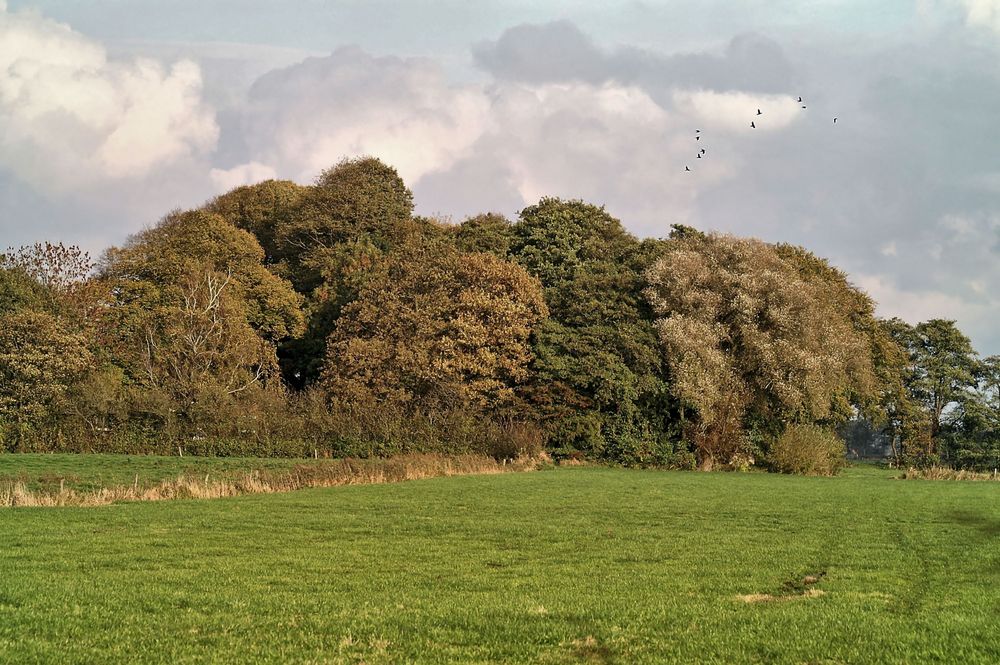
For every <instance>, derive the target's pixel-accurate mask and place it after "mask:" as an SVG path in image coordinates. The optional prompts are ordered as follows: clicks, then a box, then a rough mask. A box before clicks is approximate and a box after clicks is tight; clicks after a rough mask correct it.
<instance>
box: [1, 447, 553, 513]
mask: <svg viewBox="0 0 1000 665" xmlns="http://www.w3.org/2000/svg"><path fill="white" fill-rule="evenodd" d="M539 464H540V459H538V458H522V459H518V460H513V461H504V462H498V461H496V460H495V459H493V458H492V457H487V456H483V455H454V456H449V455H440V454H433V453H414V454H410V455H400V456H398V457H392V458H388V459H343V460H336V461H332V462H325V463H323V464H316V465H313V464H301V465H298V466H295V467H294V468H292V469H290V470H287V471H263V472H261V471H250V472H247V473H245V474H242V475H240V476H236V477H223V478H212V477H211V475H210V474H209V475H206V476H204V477H201V476H198V477H194V476H190V475H182V476H178V477H177V478H171V479H168V480H164V481H162V482H160V483H159V484H158V485H155V486H153V487H140V486H139V484H138V482H136V483H135V484H132V485H123V486H114V487H102V488H100V489H97V490H93V491H88V492H78V491H76V490H73V489H67V488H65V487H60V489H59V491H57V492H48V493H46V492H32V491H31V490H29V489H28V488H27V487H26V486H25V485H24V483H23V482H13V483H6V484H0V507H8V508H9V507H15V506H46V507H53V506H86V507H90V506H106V505H109V504H112V503H117V502H119V501H166V500H169V499H218V498H222V497H230V496H239V495H242V494H273V493H277V492H291V491H294V490H299V489H305V488H309V487H335V486H339V485H364V484H373V483H395V482H401V481H405V480H420V479H422V478H437V477H442V476H461V475H471V474H495V473H505V472H510V471H528V470H532V469H536V468H538V466H539Z"/></svg>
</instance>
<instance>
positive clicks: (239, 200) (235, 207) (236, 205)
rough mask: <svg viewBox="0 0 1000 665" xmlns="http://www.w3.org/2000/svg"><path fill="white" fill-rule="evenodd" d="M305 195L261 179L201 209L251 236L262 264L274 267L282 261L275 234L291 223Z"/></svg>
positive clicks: (304, 190) (288, 185)
mask: <svg viewBox="0 0 1000 665" xmlns="http://www.w3.org/2000/svg"><path fill="white" fill-rule="evenodd" d="M307 192H308V188H307V187H303V186H302V185H297V184H295V183H294V182H291V181H290V180H265V181H264V182H259V183H257V184H254V185H244V186H242V187H237V188H236V189H233V190H230V191H229V192H226V193H225V194H222V195H221V196H217V197H216V198H214V199H212V200H211V201H210V202H208V203H207V204H206V205H205V206H204V209H205V210H206V211H207V212H210V213H214V214H216V215H219V216H220V217H222V218H223V219H225V220H226V221H227V222H229V223H230V224H232V225H234V226H236V227H238V228H241V229H243V230H244V231H249V232H250V233H252V234H253V236H254V237H255V238H256V239H257V242H259V243H260V246H261V248H262V249H263V250H264V264H265V265H274V264H276V263H278V262H280V261H281V260H282V259H284V258H285V256H284V254H283V249H284V248H283V247H282V246H280V245H279V243H278V234H279V233H281V232H283V231H284V229H286V228H287V227H288V226H289V224H291V223H292V222H293V221H294V220H295V218H296V216H297V214H298V206H299V204H300V203H301V201H302V198H303V196H304V195H305V194H306V193H307Z"/></svg>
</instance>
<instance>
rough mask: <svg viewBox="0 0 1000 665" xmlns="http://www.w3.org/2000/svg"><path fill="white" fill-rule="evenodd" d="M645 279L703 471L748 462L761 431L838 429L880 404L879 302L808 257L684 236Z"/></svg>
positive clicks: (726, 239)
mask: <svg viewBox="0 0 1000 665" xmlns="http://www.w3.org/2000/svg"><path fill="white" fill-rule="evenodd" d="M647 278H648V280H649V283H650V286H649V288H648V289H647V290H646V294H647V297H648V298H649V301H650V303H651V305H652V307H653V309H654V310H655V311H656V313H657V315H658V316H659V319H658V320H657V323H656V326H657V331H658V333H659V336H660V340H661V342H662V344H663V347H664V351H665V353H666V357H667V359H668V363H669V365H670V371H671V380H672V388H673V391H674V393H675V394H676V395H677V397H678V398H679V399H680V400H681V402H682V404H683V406H684V408H685V409H686V410H690V411H691V416H692V418H691V420H690V421H689V428H690V430H691V434H690V436H691V438H692V440H693V441H694V443H695V445H696V446H697V448H698V452H699V458H700V460H701V462H702V463H703V464H705V465H709V466H710V465H712V464H714V463H718V462H721V463H728V462H729V461H730V460H731V459H732V458H733V457H734V456H737V455H740V454H743V453H745V452H747V451H746V450H745V442H746V441H747V438H746V434H747V433H748V432H749V431H751V430H753V429H758V430H762V431H765V432H780V431H781V429H782V427H783V424H784V423H786V422H796V421H802V422H830V423H836V422H838V421H843V420H846V419H847V417H849V416H850V415H851V408H850V407H851V405H852V404H857V405H866V404H871V403H874V402H876V401H877V398H878V389H879V387H880V386H879V380H878V376H877V374H876V372H875V370H874V367H873V357H874V355H875V354H874V349H873V344H872V338H871V336H872V334H873V333H874V331H875V330H876V327H877V324H876V322H875V320H874V317H873V316H872V313H871V312H872V306H871V303H870V301H869V300H868V299H867V297H866V296H864V294H861V293H860V292H857V290H856V289H853V288H852V287H850V286H849V285H848V284H847V282H846V279H845V278H844V277H843V275H842V274H840V273H839V272H837V271H835V270H833V269H832V268H830V267H829V266H828V265H826V264H825V262H822V261H821V260H819V259H816V258H815V257H813V256H812V255H809V254H808V253H806V252H805V251H804V250H800V249H797V248H787V247H785V248H775V247H773V246H771V245H767V244H765V243H763V242H761V241H759V240H752V239H740V238H735V237H731V236H721V235H714V234H713V235H705V234H700V233H680V234H677V235H676V236H675V237H673V238H672V239H671V240H670V242H669V243H667V247H666V249H665V250H664V254H663V257H662V258H661V259H660V260H659V261H658V262H657V263H656V264H655V265H654V266H653V267H652V268H651V269H650V270H649V271H648V273H647Z"/></svg>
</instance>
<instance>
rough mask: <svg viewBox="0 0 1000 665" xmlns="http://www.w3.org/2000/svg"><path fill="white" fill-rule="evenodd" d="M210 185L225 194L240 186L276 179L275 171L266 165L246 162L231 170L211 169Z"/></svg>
mask: <svg viewBox="0 0 1000 665" xmlns="http://www.w3.org/2000/svg"><path fill="white" fill-rule="evenodd" d="M209 177H210V178H211V179H212V184H213V185H215V190H216V191H217V192H220V193H222V192H226V191H229V190H230V189H233V188H234V187H239V186H240V185H252V184H254V183H257V182H261V181H264V180H272V179H274V178H277V177H278V173H277V171H275V170H274V169H273V168H272V167H270V166H268V165H267V164H261V163H260V162H248V163H246V164H240V165H239V166H234V167H233V168H231V169H212V170H211V171H210V172H209Z"/></svg>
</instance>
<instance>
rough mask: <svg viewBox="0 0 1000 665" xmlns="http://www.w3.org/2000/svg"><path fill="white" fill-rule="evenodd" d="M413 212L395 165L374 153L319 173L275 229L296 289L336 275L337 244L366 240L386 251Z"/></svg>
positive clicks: (306, 289) (410, 196)
mask: <svg viewBox="0 0 1000 665" xmlns="http://www.w3.org/2000/svg"><path fill="white" fill-rule="evenodd" d="M412 212H413V194H412V192H410V190H409V189H408V188H407V187H406V185H405V183H403V180H402V179H401V178H400V177H399V174H398V173H397V172H396V169H394V168H392V167H391V166H387V165H385V164H383V163H382V162H381V161H379V160H378V159H375V158H373V157H363V158H359V159H345V160H343V161H341V162H340V163H339V164H337V165H336V166H334V167H333V168H331V169H327V170H326V171H323V173H321V174H320V176H319V177H318V178H317V179H316V184H315V185H314V186H313V187H310V188H309V189H308V190H307V191H306V192H305V193H304V195H303V196H302V199H301V202H300V204H299V206H298V208H297V210H296V212H295V215H294V216H293V217H292V218H291V219H290V220H289V222H288V224H286V225H285V226H283V227H282V228H280V229H279V230H278V234H277V236H278V246H279V248H280V253H281V255H282V256H285V257H287V260H288V275H289V278H290V279H291V280H292V283H293V284H295V287H296V289H298V290H299V291H300V292H303V293H306V292H310V291H312V290H313V289H315V288H316V287H318V286H320V285H321V284H322V283H324V281H329V280H330V279H331V278H335V277H336V276H337V275H338V271H337V269H336V263H337V248H338V247H339V246H340V245H342V244H344V243H349V242H358V241H368V242H371V243H372V244H373V245H374V246H375V247H377V248H379V249H383V250H384V249H386V248H387V247H388V245H389V244H391V239H392V237H393V234H394V232H395V231H396V229H397V227H398V225H400V224H403V223H405V222H407V221H408V220H409V219H410V215H411V214H412Z"/></svg>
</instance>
